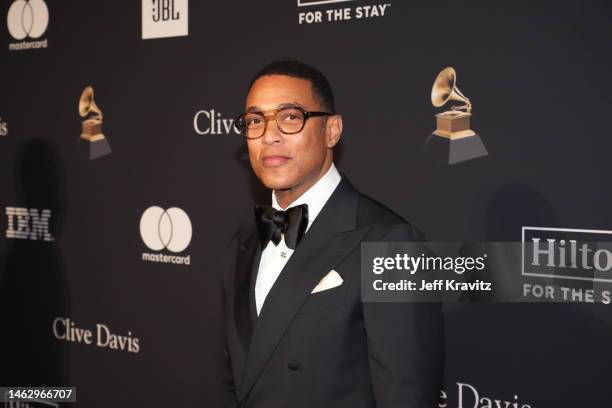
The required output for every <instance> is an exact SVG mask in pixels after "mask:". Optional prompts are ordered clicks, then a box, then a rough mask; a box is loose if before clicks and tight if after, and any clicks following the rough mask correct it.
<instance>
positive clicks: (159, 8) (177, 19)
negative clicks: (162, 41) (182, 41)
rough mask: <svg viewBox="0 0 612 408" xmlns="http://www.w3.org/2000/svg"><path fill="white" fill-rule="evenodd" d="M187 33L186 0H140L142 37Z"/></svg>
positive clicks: (183, 34)
mask: <svg viewBox="0 0 612 408" xmlns="http://www.w3.org/2000/svg"><path fill="white" fill-rule="evenodd" d="M188 34H189V24H188V0H142V38H143V39H149V38H163V37H181V36H186V35H188Z"/></svg>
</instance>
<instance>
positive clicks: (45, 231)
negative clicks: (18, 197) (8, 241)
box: [6, 207, 55, 242]
mask: <svg viewBox="0 0 612 408" xmlns="http://www.w3.org/2000/svg"><path fill="white" fill-rule="evenodd" d="M6 215H7V217H8V228H7V229H6V237H7V238H14V239H31V240H35V241H48V242H51V241H55V238H54V237H53V236H52V235H51V234H50V233H49V218H51V210H42V211H39V210H38V209H36V208H29V209H28V208H21V207H6Z"/></svg>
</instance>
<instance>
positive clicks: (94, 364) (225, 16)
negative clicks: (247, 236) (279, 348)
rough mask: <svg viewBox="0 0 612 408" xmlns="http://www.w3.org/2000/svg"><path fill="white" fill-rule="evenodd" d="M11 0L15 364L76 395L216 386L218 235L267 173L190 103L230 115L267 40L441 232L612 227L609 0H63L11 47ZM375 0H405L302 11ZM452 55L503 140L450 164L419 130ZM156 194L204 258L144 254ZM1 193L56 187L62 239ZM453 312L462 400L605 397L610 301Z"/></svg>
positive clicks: (349, 165)
mask: <svg viewBox="0 0 612 408" xmlns="http://www.w3.org/2000/svg"><path fill="white" fill-rule="evenodd" d="M38 1H41V0H38ZM13 3H14V2H13V1H7V0H5V1H3V2H2V3H0V17H1V18H0V25H1V26H2V27H0V34H1V35H0V61H1V65H0V70H1V71H0V72H1V75H0V118H1V119H0V120H1V121H2V122H5V123H6V124H7V129H8V131H7V132H6V133H7V134H6V135H5V136H0V207H2V213H3V214H2V217H1V218H0V229H1V230H2V234H1V236H0V305H1V306H2V307H1V308H0V317H1V318H2V320H1V322H2V325H3V326H2V329H1V332H0V338H1V340H0V341H1V342H2V343H1V345H2V348H1V350H0V353H2V356H0V367H1V368H0V385H71V386H76V387H77V389H78V393H77V395H78V400H79V403H78V406H83V407H108V406H133V405H134V406H203V407H204V406H206V407H217V406H220V401H221V389H222V385H221V383H222V380H223V376H222V372H223V355H222V345H221V344H222V343H221V342H222V319H221V310H220V303H221V294H220V291H219V272H220V271H219V270H218V268H217V265H218V264H219V263H220V262H219V261H220V260H219V259H218V257H217V254H218V253H220V251H221V249H222V247H223V245H224V244H225V243H226V242H227V239H228V238H229V237H230V235H231V234H232V233H233V231H234V228H235V226H236V225H237V223H238V220H239V219H240V217H242V216H245V215H244V214H248V212H249V208H250V206H251V205H252V203H254V202H255V201H262V200H269V193H268V192H266V191H265V190H263V189H262V188H261V186H259V184H258V183H257V181H256V180H254V178H253V176H252V175H251V174H250V172H249V167H248V162H247V161H246V151H245V145H244V142H243V140H242V139H241V137H240V136H238V135H236V134H235V133H234V132H232V131H230V132H225V131H222V132H218V133H221V134H216V135H212V134H205V135H200V134H198V133H197V132H196V129H194V117H195V116H196V113H197V112H198V111H201V110H205V111H210V110H214V111H215V112H216V113H220V114H221V118H222V119H226V120H227V119H231V118H233V117H234V116H236V115H237V114H238V113H240V112H241V110H242V109H243V102H244V97H245V94H246V91H247V89H246V87H247V84H248V80H249V79H250V77H251V76H252V75H253V74H254V72H256V71H257V70H258V69H259V68H260V67H262V66H263V65H264V64H266V63H268V62H271V61H272V60H276V59H286V58H291V59H299V60H302V61H305V62H308V63H310V64H312V65H314V66H316V67H318V68H319V69H321V70H322V71H323V72H324V73H325V74H326V75H327V76H328V78H329V80H330V81H331V83H332V85H333V87H334V91H335V95H336V105H337V109H338V111H339V112H341V113H342V114H343V116H344V123H345V131H344V134H343V141H342V145H341V147H340V153H341V154H340V155H339V157H338V159H337V165H338V167H339V168H340V169H341V171H343V172H344V173H345V174H347V175H348V176H349V177H350V179H351V180H352V182H353V183H354V184H355V185H356V186H357V187H358V188H359V189H360V190H362V191H363V192H365V193H367V194H369V195H371V196H373V197H375V198H377V199H379V200H380V201H382V202H384V203H386V204H387V205H388V206H390V207H391V208H393V209H394V210H396V211H397V212H399V213H400V214H401V215H403V216H404V217H405V218H407V219H408V220H410V221H411V222H413V223H414V224H416V225H417V226H418V227H419V228H420V229H422V230H423V231H424V232H425V234H426V235H427V237H428V239H430V240H437V241H453V240H454V241H470V240H483V241H484V240H491V241H518V240H520V236H521V235H520V234H521V227H522V226H528V225H537V226H546V227H564V228H592V229H612V213H611V212H610V203H611V202H612V200H611V199H612V189H611V188H610V185H611V184H610V177H611V176H612V172H611V170H612V166H611V164H610V149H611V148H612V142H611V140H610V136H611V134H610V131H609V126H608V119H609V117H610V108H611V105H612V104H611V102H612V100H611V96H610V95H612V82H611V81H610V79H609V77H610V75H609V73H610V70H611V68H612V57H611V53H610V40H611V34H612V25H611V24H610V18H611V17H612V13H611V9H610V6H609V3H608V2H606V1H586V2H585V1H582V2H563V1H538V2H533V1H532V2H521V1H516V2H456V1H435V2H425V1H421V2H413V1H399V0H389V1H388V2H387V3H379V2H377V1H369V0H355V1H350V2H345V3H337V4H328V5H319V6H307V7H298V6H297V5H296V1H294V0H276V1H267V2H255V1H220V0H217V1H207V2H201V1H191V2H190V4H189V15H188V21H189V35H188V36H180V37H172V38H161V39H147V40H143V39H142V37H141V26H142V23H141V19H142V8H143V5H142V4H140V3H139V2H110V3H109V2H96V1H78V2H77V1H56V0H47V1H46V4H47V6H48V9H49V25H48V28H47V30H46V32H45V33H44V35H43V37H42V38H46V39H47V41H48V47H47V48H45V49H33V50H22V51H9V49H8V44H9V43H12V42H17V41H16V40H14V39H13V38H11V36H10V35H9V32H8V31H7V29H6V27H5V25H6V19H5V17H4V16H6V15H7V13H8V9H9V7H10V6H11V5H12V4H13ZM148 3H153V4H155V3H156V2H155V1H153V2H151V1H147V4H148ZM378 4H390V6H388V7H387V8H386V11H385V15H384V16H379V17H373V18H368V19H352V20H350V21H339V22H328V21H323V22H322V23H318V24H299V20H298V15H299V13H300V12H309V11H317V10H319V11H322V13H323V17H325V16H326V14H325V13H326V10H330V9H334V8H343V7H350V8H351V9H353V11H355V8H356V7H359V6H367V5H378ZM145 7H149V6H148V5H145ZM26 40H31V39H26ZM446 66H453V67H454V68H455V69H456V71H457V74H458V80H457V85H458V86H459V87H460V88H461V90H462V91H463V92H464V93H465V94H466V95H467V96H468V97H469V98H470V99H471V101H472V102H473V104H474V111H473V117H472V127H473V129H474V130H475V131H477V132H478V133H479V134H480V136H481V137H482V140H483V142H484V144H485V145H486V147H487V149H488V152H489V155H488V156H487V157H482V158H479V159H475V160H471V161H467V162H464V163H460V164H456V165H452V166H439V165H434V164H433V163H430V162H429V161H428V160H427V159H426V158H425V157H424V156H423V154H422V153H421V146H422V145H423V142H424V141H425V138H426V137H427V135H428V134H429V133H431V131H432V130H433V129H434V127H435V123H434V116H433V115H434V113H436V112H437V111H440V109H438V110H436V109H435V108H434V107H433V106H432V105H431V102H430V91H431V85H432V83H433V80H434V78H435V77H436V75H437V73H438V72H439V71H440V70H441V69H442V68H444V67H446ZM87 85H91V86H93V88H94V90H95V102H96V104H97V105H98V106H99V107H100V109H101V110H102V111H103V114H104V118H103V130H104V134H105V135H106V137H107V139H108V141H109V143H110V145H111V147H112V151H113V153H112V154H111V155H107V156H105V157H102V158H99V159H96V160H89V159H88V157H87V154H88V153H87V151H88V148H89V146H88V144H87V142H84V141H80V142H78V143H77V140H78V139H79V135H80V133H81V120H82V119H81V117H80V116H79V115H78V111H77V106H78V100H79V96H80V95H81V91H82V90H83V88H84V87H85V86H87ZM198 126H200V128H201V129H202V128H205V127H206V118H205V117H203V116H202V115H200V116H199V120H198ZM150 206H160V207H162V208H164V209H167V208H170V207H180V208H181V209H183V210H184V211H185V212H186V213H187V214H188V217H189V219H190V222H191V225H192V227H193V237H192V240H191V243H190V245H189V246H188V248H187V249H185V250H184V251H183V252H182V253H180V254H178V255H181V256H186V255H189V256H190V261H191V264H190V265H188V266H186V265H174V264H165V263H155V262H147V261H143V260H142V253H143V252H149V253H159V252H161V253H163V254H166V255H173V253H172V252H171V251H168V250H163V251H152V250H149V248H147V247H146V246H145V244H144V242H143V240H142V239H141V236H140V233H139V222H140V217H141V216H142V214H143V212H144V211H145V209H147V208H148V207H150ZM6 207H21V208H34V209H39V210H43V209H50V210H51V212H52V216H51V218H50V220H49V228H50V232H51V234H52V235H53V237H54V241H52V242H47V241H44V240H29V239H26V240H16V239H10V238H8V237H7V236H6V234H5V233H4V231H5V230H7V229H8V216H7V215H5V209H6ZM57 317H61V318H69V319H70V320H72V321H74V322H75V324H76V326H77V327H80V328H86V329H90V330H92V331H94V332H95V330H96V325H97V324H104V325H105V326H106V327H108V328H109V329H110V331H111V332H113V333H115V334H119V335H122V336H127V335H128V332H129V333H131V337H132V338H138V340H139V346H140V347H139V351H138V352H137V353H136V352H129V351H125V350H123V351H121V350H114V349H110V348H109V347H98V346H96V345H95V344H93V345H87V344H84V343H78V342H68V341H62V340H59V339H57V338H56V336H54V333H53V330H52V323H53V320H54V319H55V318H57ZM446 328H447V357H448V359H447V373H446V377H447V385H446V392H447V394H448V396H449V400H450V401H449V405H448V406H449V407H450V406H453V407H456V406H458V401H457V399H458V397H459V395H461V392H460V391H461V390H463V406H464V407H470V408H472V407H474V406H476V405H474V404H475V402H474V394H473V392H472V391H467V389H468V388H467V386H463V387H462V386H461V385H458V383H459V384H470V385H471V386H472V387H474V389H476V390H477V392H478V393H479V397H480V398H482V397H486V398H491V399H498V400H500V401H510V402H511V403H514V402H517V401H518V402H519V405H518V407H521V406H522V404H527V405H529V406H530V407H538V408H542V407H587V406H588V407H608V406H610V404H611V403H612V402H610V401H612V391H610V387H609V385H610V381H611V379H612V375H611V373H610V370H611V367H612V352H610V340H611V339H612V319H611V318H610V310H609V306H606V305H584V304H582V305H560V304H544V305H543V304H536V305H531V304H520V305H518V304H517V305H514V304H497V305H492V304H490V305H462V306H459V305H449V306H448V307H447V308H446ZM94 336H95V333H94ZM470 392H471V393H470ZM485 403H486V402H481V403H480V405H477V406H478V407H480V406H481V405H482V406H486V405H484V404H485ZM494 406H495V405H494Z"/></svg>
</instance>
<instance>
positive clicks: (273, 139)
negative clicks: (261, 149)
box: [261, 118, 283, 144]
mask: <svg viewBox="0 0 612 408" xmlns="http://www.w3.org/2000/svg"><path fill="white" fill-rule="evenodd" d="M264 126H265V127H264V134H263V136H262V138H261V139H262V141H263V142H264V143H266V144H273V143H278V142H280V141H282V139H283V136H282V134H281V132H280V129H279V128H278V126H277V125H276V120H275V119H274V118H269V119H268V118H266V123H265V125H264Z"/></svg>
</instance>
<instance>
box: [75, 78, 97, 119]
mask: <svg viewBox="0 0 612 408" xmlns="http://www.w3.org/2000/svg"><path fill="white" fill-rule="evenodd" d="M90 113H94V114H96V115H97V116H98V119H102V111H101V110H100V108H98V105H96V103H95V102H94V91H93V88H92V87H91V86H87V87H85V89H83V92H82V93H81V98H80V99H79V115H81V116H82V117H85V116H87V115H88V114H90Z"/></svg>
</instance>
